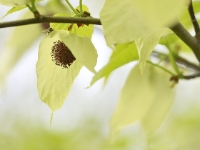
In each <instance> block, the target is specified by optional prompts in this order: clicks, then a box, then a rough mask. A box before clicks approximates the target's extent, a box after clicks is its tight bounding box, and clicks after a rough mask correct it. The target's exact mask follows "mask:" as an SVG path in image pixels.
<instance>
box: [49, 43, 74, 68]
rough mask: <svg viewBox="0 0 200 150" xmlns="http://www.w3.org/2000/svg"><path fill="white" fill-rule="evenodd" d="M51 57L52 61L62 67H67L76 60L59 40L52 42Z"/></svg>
mask: <svg viewBox="0 0 200 150" xmlns="http://www.w3.org/2000/svg"><path fill="white" fill-rule="evenodd" d="M51 57H52V61H54V62H55V64H56V65H58V66H61V67H62V68H68V67H69V66H70V65H71V64H72V63H73V62H74V61H75V60H76V58H75V57H74V55H73V54H72V52H71V51H70V50H69V48H68V47H67V46H66V45H65V44H64V43H63V42H62V41H60V40H58V41H56V42H54V45H53V46H52V49H51Z"/></svg>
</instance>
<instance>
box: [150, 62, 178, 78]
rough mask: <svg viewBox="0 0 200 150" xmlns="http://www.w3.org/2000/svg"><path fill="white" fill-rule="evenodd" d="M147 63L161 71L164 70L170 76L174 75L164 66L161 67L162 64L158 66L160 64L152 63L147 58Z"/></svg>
mask: <svg viewBox="0 0 200 150" xmlns="http://www.w3.org/2000/svg"><path fill="white" fill-rule="evenodd" d="M147 63H149V64H151V65H153V66H156V67H158V68H160V69H162V70H163V71H165V72H167V73H169V74H171V75H172V76H176V75H175V74H174V73H173V72H171V71H169V70H167V69H166V68H164V67H162V66H160V65H158V64H154V63H152V62H151V61H149V60H147Z"/></svg>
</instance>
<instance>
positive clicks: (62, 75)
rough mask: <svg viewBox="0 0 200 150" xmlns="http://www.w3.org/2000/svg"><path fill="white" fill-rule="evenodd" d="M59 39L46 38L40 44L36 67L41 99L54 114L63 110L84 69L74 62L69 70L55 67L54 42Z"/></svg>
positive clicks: (49, 36) (77, 62)
mask: <svg viewBox="0 0 200 150" xmlns="http://www.w3.org/2000/svg"><path fill="white" fill-rule="evenodd" d="M57 40H59V38H58V37H56V36H54V37H51V34H50V35H48V36H46V37H45V38H44V39H43V40H42V41H41V43H40V46H39V53H38V62H37V65H36V72H37V80H38V81H37V86H38V92H39V96H40V99H41V100H42V101H43V102H45V103H46V104H47V105H48V106H49V107H50V108H51V110H52V111H53V112H54V111H56V110H57V109H59V108H61V106H62V105H63V103H64V100H65V99H66V97H67V95H68V93H69V91H70V89H71V86H72V84H73V82H74V80H75V78H76V77H77V75H78V73H79V71H80V70H81V68H82V64H81V63H80V62H79V61H77V60H76V61H75V62H73V64H72V65H71V66H70V67H69V68H68V69H63V68H62V67H60V66H57V65H55V63H54V62H53V61H52V58H51V48H52V46H53V42H55V41H57Z"/></svg>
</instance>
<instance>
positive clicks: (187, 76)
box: [182, 73, 200, 80]
mask: <svg viewBox="0 0 200 150" xmlns="http://www.w3.org/2000/svg"><path fill="white" fill-rule="evenodd" d="M197 77H200V73H196V74H192V75H184V76H183V78H182V79H187V80H189V79H194V78H197Z"/></svg>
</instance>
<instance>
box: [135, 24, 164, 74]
mask: <svg viewBox="0 0 200 150" xmlns="http://www.w3.org/2000/svg"><path fill="white" fill-rule="evenodd" d="M166 31H167V29H166V28H160V29H158V30H157V31H155V32H153V33H152V34H150V35H149V36H146V37H145V38H139V39H137V40H135V43H136V46H137V50H138V54H139V64H140V69H141V71H142V72H143V70H144V67H145V64H146V60H147V59H148V58H149V55H150V54H151V52H152V51H153V50H154V48H155V46H156V45H157V44H158V43H159V40H160V38H161V37H162V36H163V35H164V34H165V33H166Z"/></svg>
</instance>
